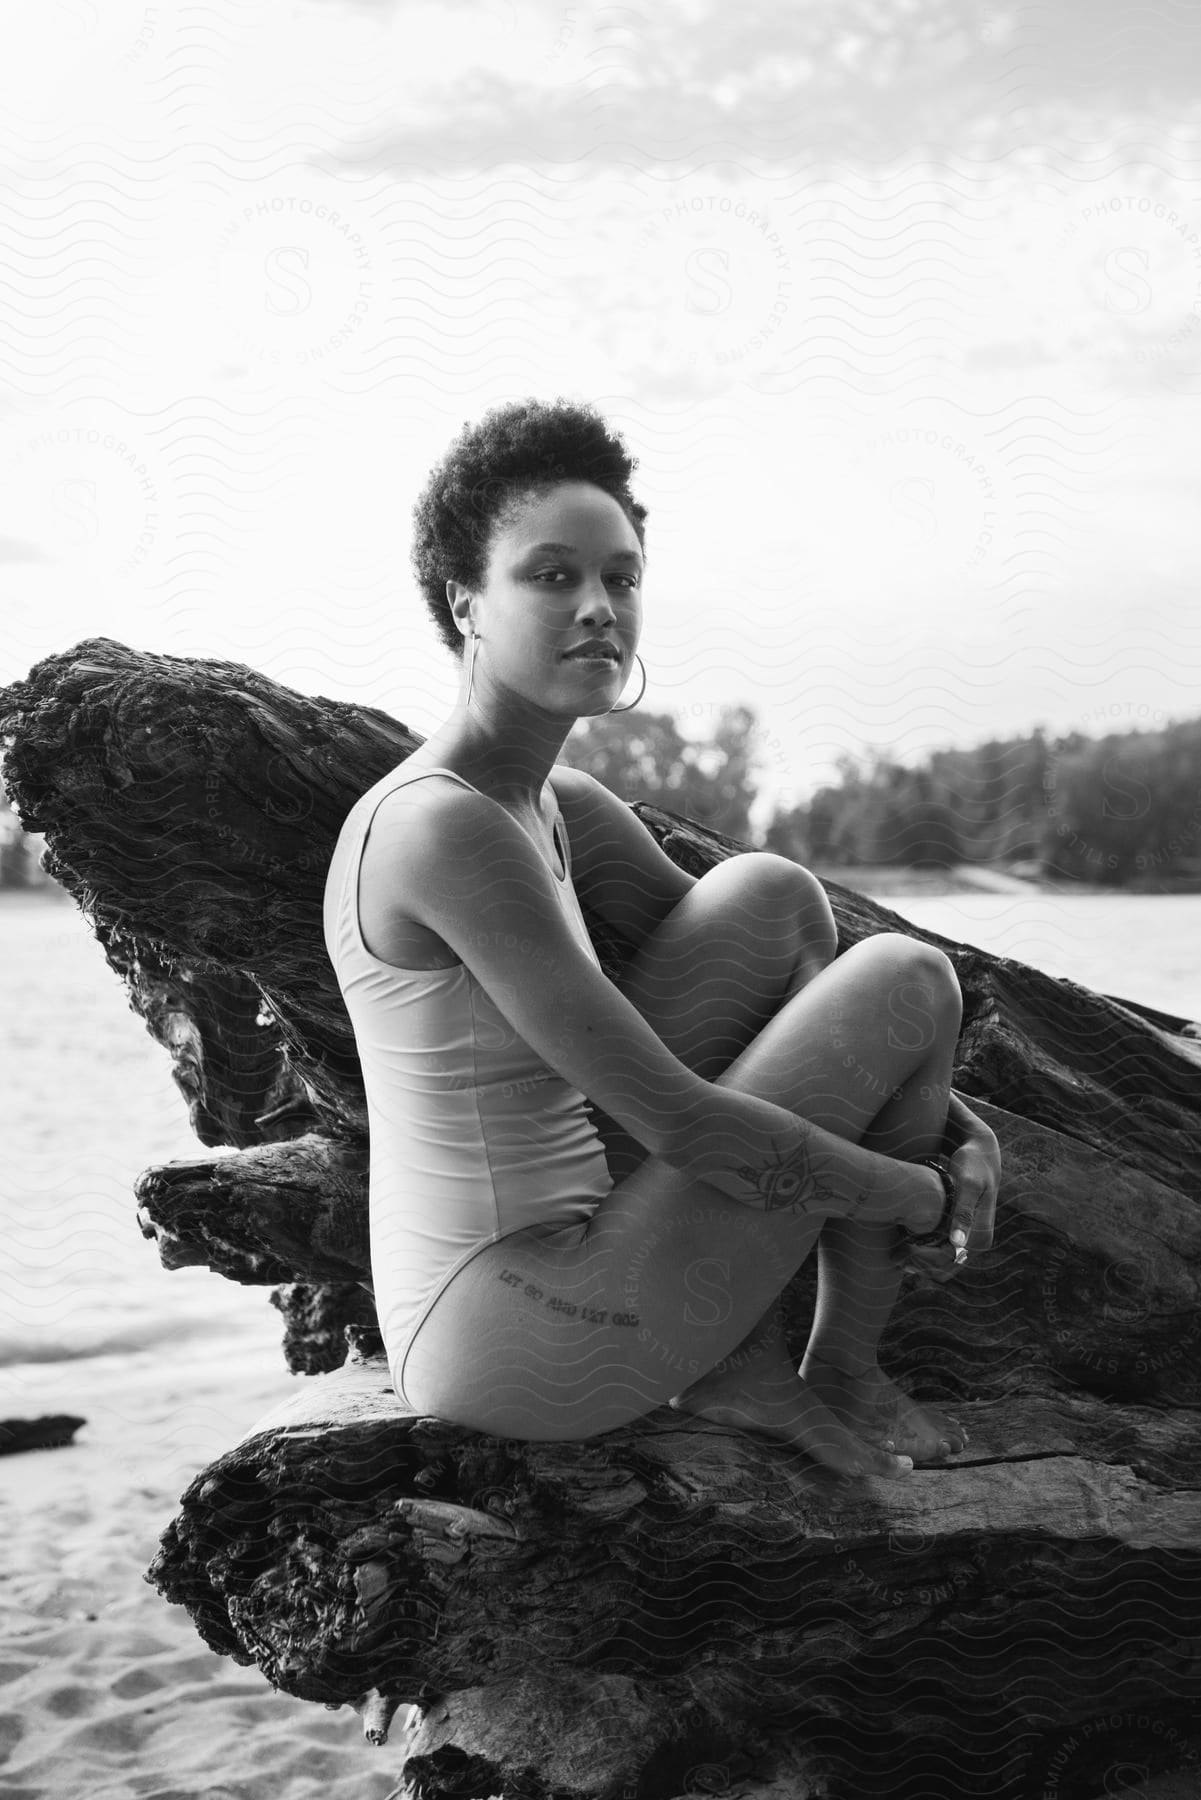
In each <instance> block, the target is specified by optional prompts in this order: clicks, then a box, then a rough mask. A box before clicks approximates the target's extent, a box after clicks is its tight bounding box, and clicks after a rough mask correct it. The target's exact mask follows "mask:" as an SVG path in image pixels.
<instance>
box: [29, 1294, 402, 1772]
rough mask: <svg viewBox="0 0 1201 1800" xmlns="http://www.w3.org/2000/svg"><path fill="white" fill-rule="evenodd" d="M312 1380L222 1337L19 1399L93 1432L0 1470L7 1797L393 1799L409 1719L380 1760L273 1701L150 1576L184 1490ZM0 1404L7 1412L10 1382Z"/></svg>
mask: <svg viewBox="0 0 1201 1800" xmlns="http://www.w3.org/2000/svg"><path fill="white" fill-rule="evenodd" d="M260 1301H261V1303H262V1304H263V1306H264V1308H265V1307H266V1303H265V1297H264V1296H260ZM269 1316H274V1315H270V1314H269ZM52 1369H53V1370H54V1372H53V1373H52ZM303 1380H304V1377H302V1376H292V1375H289V1374H288V1373H287V1371H286V1370H285V1369H284V1366H283V1360H282V1356H281V1354H280V1351H279V1348H278V1342H277V1341H276V1342H274V1343H272V1342H263V1343H261V1344H260V1345H259V1346H258V1347H257V1349H248V1347H247V1346H246V1344H244V1343H239V1344H236V1345H225V1346H222V1345H221V1344H220V1342H219V1341H218V1343H216V1344H213V1345H208V1346H206V1347H205V1349H204V1352H203V1353H202V1354H200V1355H198V1356H196V1357H195V1358H194V1359H191V1358H190V1359H184V1358H175V1357H171V1358H170V1359H167V1358H164V1357H163V1356H162V1355H161V1354H153V1355H151V1354H147V1355H146V1356H145V1357H144V1358H142V1359H138V1358H130V1357H111V1358H89V1359H87V1360H86V1361H80V1362H78V1363H76V1364H74V1365H72V1372H71V1376H70V1379H69V1380H67V1381H64V1380H63V1378H62V1366H61V1365H53V1366H49V1367H46V1368H43V1369H41V1370H39V1371H37V1372H36V1375H35V1377H34V1378H33V1379H32V1380H27V1381H25V1382H23V1383H22V1389H23V1394H24V1400H25V1402H26V1403H27V1404H26V1406H25V1409H24V1410H25V1415H26V1416H31V1417H35V1416H38V1414H39V1413H42V1412H58V1411H61V1410H63V1407H64V1403H69V1410H70V1411H71V1412H73V1413H75V1414H77V1415H81V1416H83V1417H85V1418H86V1420H87V1424H86V1426H85V1427H83V1428H82V1429H81V1430H80V1431H79V1432H78V1434H77V1437H76V1441H75V1442H74V1443H73V1444H72V1445H70V1446H66V1447H63V1448H58V1449H48V1450H39V1451H28V1452H25V1453H23V1454H19V1455H9V1456H0V1540H2V1541H3V1544H4V1556H3V1569H2V1571H0V1797H2V1800H49V1797H50V1796H53V1797H54V1800H84V1796H86V1797H87V1800H135V1797H136V1800H198V1797H199V1796H205V1797H206V1800H264V1797H265V1796H268V1795H269V1796H271V1800H318V1796H320V1797H321V1800H383V1797H384V1796H385V1795H387V1794H389V1793H390V1792H392V1791H393V1789H394V1788H395V1786H396V1784H397V1772H398V1770H399V1768H400V1765H401V1762H402V1760H403V1755H402V1734H401V1731H400V1729H399V1727H400V1725H401V1720H402V1717H403V1715H400V1716H398V1718H397V1720H396V1721H395V1726H394V1730H393V1736H392V1742H391V1743H390V1744H388V1745H385V1746H383V1747H381V1748H376V1747H374V1746H372V1745H369V1744H368V1743H366V1741H365V1740H364V1738H363V1734H362V1726H361V1723H360V1720H359V1719H358V1717H357V1715H356V1714H355V1713H354V1711H353V1709H352V1708H350V1707H343V1708H342V1709H340V1710H339V1711H338V1712H336V1713H334V1712H329V1711H327V1710H326V1709H325V1708H324V1707H322V1706H315V1705H313V1704H312V1703H311V1702H308V1701H303V1700H296V1699H293V1698H292V1697H291V1696H290V1695H286V1694H280V1693H277V1692H276V1691H275V1690H274V1689H273V1688H272V1687H271V1686H270V1685H269V1683H268V1682H267V1681H266V1680H265V1679H264V1677H263V1676H262V1675H261V1674H260V1673H259V1671H258V1670H257V1669H255V1668H240V1667H239V1666H238V1665H237V1664H236V1663H234V1662H233V1661H231V1659H230V1658H228V1657H225V1656H218V1655H216V1654H215V1653H214V1652H212V1651H210V1650H209V1649H208V1648H207V1646H206V1645H205V1644H204V1642H203V1641H202V1639H201V1638H200V1637H199V1636H198V1634H197V1632H196V1630H195V1628H194V1626H193V1624H192V1621H191V1619H190V1617H189V1616H188V1614H187V1612H186V1611H185V1610H184V1609H183V1608H182V1607H178V1606H169V1605H168V1604H167V1603H166V1602H165V1601H164V1600H163V1599H162V1598H161V1596H160V1595H159V1594H158V1593H157V1592H156V1591H155V1590H154V1589H153V1588H152V1587H151V1586H150V1585H149V1584H148V1583H147V1582H145V1581H144V1580H143V1579H142V1576H143V1573H144V1571H145V1570H146V1568H147V1567H148V1566H149V1564H150V1562H151V1560H152V1559H153V1557H154V1554H155V1551H156V1549H157V1547H158V1539H159V1534H160V1533H161V1532H162V1531H163V1529H164V1528H165V1526H166V1525H167V1524H168V1523H169V1522H170V1520H171V1519H172V1518H173V1517H174V1516H175V1513H176V1511H177V1509H178V1500H179V1496H180V1495H181V1493H182V1492H183V1490H184V1488H185V1487H186V1486H187V1484H188V1482H189V1481H190V1480H191V1479H192V1477H193V1476H194V1475H195V1474H197V1473H198V1472H199V1470H200V1469H202V1468H203V1467H205V1466H206V1465H207V1464H208V1463H211V1462H212V1461H213V1460H214V1459H215V1458H216V1457H218V1456H219V1455H221V1454H222V1452H223V1451H225V1450H228V1449H229V1448H230V1446H231V1445H232V1444H233V1443H234V1442H236V1441H237V1439H238V1438H239V1437H241V1436H242V1435H243V1433H244V1432H245V1431H247V1430H248V1429H249V1428H250V1427H251V1426H253V1424H254V1423H255V1421H256V1420H257V1419H258V1418H259V1417H261V1416H263V1415H265V1414H266V1413H267V1412H268V1411H269V1410H270V1409H271V1408H272V1407H273V1406H274V1405H276V1404H277V1403H278V1402H279V1401H280V1400H281V1399H285V1398H287V1397H288V1395H289V1394H291V1393H292V1392H294V1391H295V1389H296V1387H297V1386H298V1385H299V1384H300V1383H301V1382H303ZM2 1391H3V1394H4V1402H5V1403H4V1406H3V1407H2V1408H0V1416H2V1415H3V1414H7V1413H8V1411H9V1402H10V1401H11V1399H12V1397H13V1384H12V1383H11V1381H9V1382H5V1383H4V1385H3V1390H2Z"/></svg>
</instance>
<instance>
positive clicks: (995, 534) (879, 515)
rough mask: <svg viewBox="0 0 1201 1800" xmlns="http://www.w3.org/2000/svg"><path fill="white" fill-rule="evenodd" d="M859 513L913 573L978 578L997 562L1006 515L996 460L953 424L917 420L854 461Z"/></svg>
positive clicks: (866, 445) (860, 451) (876, 440)
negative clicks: (975, 575) (989, 564)
mask: <svg viewBox="0 0 1201 1800" xmlns="http://www.w3.org/2000/svg"><path fill="white" fill-rule="evenodd" d="M850 475H851V480H852V485H853V486H854V487H855V488H856V489H857V490H858V506H857V508H856V511H857V513H858V516H859V518H860V519H861V520H862V522H863V526H864V529H865V530H867V531H869V532H871V533H872V534H874V536H875V539H876V541H877V543H878V542H879V541H880V540H881V538H883V540H884V541H885V545H886V547H887V546H893V547H894V549H895V554H896V556H897V558H899V559H902V558H903V559H904V562H903V565H902V566H904V568H905V569H906V571H907V572H908V573H909V574H910V575H913V574H918V573H927V574H937V573H941V574H949V573H960V574H962V573H976V572H978V571H979V570H980V569H981V567H982V566H983V565H984V563H985V562H986V561H988V559H989V558H992V557H995V555H996V550H997V544H998V540H999V533H1000V529H1001V523H1002V515H1003V512H1005V511H1007V510H1008V503H1007V497H1006V494H1005V491H1004V490H1005V483H1004V482H1003V480H1002V476H1001V470H1000V465H999V462H998V458H997V456H996V454H995V452H993V453H987V454H986V453H985V452H984V450H982V448H981V447H980V445H979V444H978V443H976V441H975V439H974V438H973V437H972V435H971V434H970V433H969V432H967V431H964V430H961V429H960V428H959V427H958V426H956V425H951V426H946V427H944V426H940V425H939V424H938V423H937V422H936V421H933V420H921V419H915V420H914V421H913V422H912V423H910V424H899V425H896V426H894V427H890V428H889V429H888V430H885V431H881V432H878V433H877V434H876V435H875V436H874V437H871V438H869V439H867V440H866V441H865V442H863V443H861V444H860V445H859V446H858V447H857V448H856V449H855V450H854V452H853V453H852V456H851V460H850Z"/></svg>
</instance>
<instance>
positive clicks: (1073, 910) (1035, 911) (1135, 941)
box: [879, 890, 1201, 1020]
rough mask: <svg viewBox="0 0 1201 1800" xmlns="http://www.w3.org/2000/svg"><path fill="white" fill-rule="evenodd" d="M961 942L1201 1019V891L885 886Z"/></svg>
mask: <svg viewBox="0 0 1201 1800" xmlns="http://www.w3.org/2000/svg"><path fill="white" fill-rule="evenodd" d="M879 899H880V904H881V905H882V906H890V907H891V908H892V910H893V911H894V912H897V913H900V915H901V917H902V918H904V919H908V920H909V921H910V922H911V923H912V924H914V925H920V926H922V927H923V929H925V930H926V931H937V932H940V933H941V934H942V936H943V937H948V938H954V940H955V941H956V943H960V944H974V945H975V946H976V947H977V948H978V949H981V950H988V951H991V952H992V954H993V955H995V956H1009V957H1012V958H1013V959H1014V960H1015V961H1017V962H1024V963H1032V964H1033V965H1034V967H1035V968H1037V969H1044V970H1045V971H1046V972H1047V974H1049V975H1066V976H1068V977H1069V978H1070V979H1071V980H1072V981H1078V982H1080V983H1082V985H1083V986H1084V987H1088V988H1092V989H1094V990H1095V992H1097V993H1099V994H1112V995H1114V996H1115V997H1116V998H1118V999H1121V1000H1136V1001H1139V1002H1140V1003H1141V1004H1142V1005H1144V1006H1153V1007H1158V1008H1160V1010H1161V1011H1163V1012H1166V1013H1172V1014H1173V1015H1175V1016H1176V1017H1178V1018H1185V1019H1193V1020H1201V895H1199V894H1048V893H1041V892H1038V891H1035V890H1032V891H1031V892H1030V893H1028V894H946V895H928V894H923V895H906V896H892V895H888V896H885V895H880V896H879Z"/></svg>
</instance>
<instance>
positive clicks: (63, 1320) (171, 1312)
mask: <svg viewBox="0 0 1201 1800" xmlns="http://www.w3.org/2000/svg"><path fill="white" fill-rule="evenodd" d="M0 1008H2V1011H0V1018H2V1019H3V1044H4V1059H3V1061H4V1074H3V1083H2V1086H0V1092H2V1093H3V1098H4V1118H5V1122H6V1127H7V1130H6V1143H5V1146H4V1154H3V1158H2V1159H0V1244H2V1245H3V1251H2V1253H0V1365H8V1366H10V1367H11V1366H12V1365H16V1364H22V1363H42V1362H53V1361H59V1360H73V1359H77V1358H80V1357H96V1356H112V1355H127V1354H129V1353H131V1352H133V1353H139V1352H140V1353H143V1354H160V1355H161V1354H164V1353H167V1354H170V1353H171V1351H170V1348H169V1347H171V1346H174V1345H176V1344H179V1343H181V1342H183V1343H187V1344H191V1345H198V1344H199V1343H200V1342H201V1341H202V1340H203V1339H205V1338H208V1337H212V1336H214V1335H216V1334H221V1335H225V1336H228V1335H229V1334H230V1333H233V1334H235V1335H237V1334H242V1333H246V1334H247V1335H248V1337H249V1338H251V1339H255V1340H260V1339H261V1337H262V1335H263V1334H264V1333H267V1334H268V1335H269V1336H270V1337H272V1338H273V1339H274V1340H275V1341H276V1342H278V1341H279V1338H280V1335H281V1332H282V1321H281V1319H280V1317H279V1314H278V1313H276V1312H275V1311H274V1309H273V1308H271V1307H270V1305H269V1304H268V1301H267V1293H268V1290H267V1289H255V1288H240V1287H238V1286H236V1285H235V1284H234V1283H232V1282H228V1281H224V1280H222V1279H220V1278H219V1277H217V1276H214V1275H213V1274H212V1273H211V1272H210V1271H209V1270H207V1269H179V1270H175V1271H172V1272H170V1273H168V1271H167V1270H165V1269H164V1268H163V1267H162V1265H161V1264H160V1263H159V1260H158V1252H157V1249H156V1247H155V1245H154V1244H153V1243H152V1242H150V1241H148V1240H147V1239H145V1238H143V1237H142V1234H141V1232H140V1230H139V1229H138V1225H137V1219H136V1207H135V1202H134V1198H133V1184H134V1181H135V1180H136V1178H137V1177H138V1175H140V1174H141V1172H142V1170H143V1169H145V1168H148V1167H149V1166H150V1165H151V1164H153V1163H162V1162H169V1161H173V1160H176V1159H187V1160H203V1159H206V1158H209V1157H211V1156H214V1155H219V1154H221V1152H219V1151H210V1150H206V1149H205V1147H204V1146H203V1145H202V1144H200V1143H199V1142H198V1140H197V1139H196V1138H195V1137H194V1136H193V1135H192V1131H191V1127H190V1126H189V1124H188V1114H187V1108H186V1106H185V1105H184V1102H183V1099H182V1097H181V1095H180V1094H179V1093H178V1092H177V1090H176V1088H175V1084H174V1082H173V1081H172V1079H171V1073H170V1071H171V1063H170V1058H169V1057H168V1055H167V1053H166V1051H165V1050H163V1049H161V1048H160V1046H159V1045H158V1044H156V1043H155V1041H154V1040H153V1038H151V1037H150V1035H149V1033H148V1032H147V1030H146V1027H145V1025H144V1024H143V1022H142V1020H141V1019H140V1018H139V1017H138V1015H137V1014H136V1013H134V1012H132V1011H131V1010H130V1008H129V1005H128V1002H127V1000H126V997H125V990H124V987H123V985H122V983H121V982H120V981H119V980H118V979H117V977H116V976H115V975H114V974H113V973H112V972H111V970H110V969H109V967H108V965H107V963H106V962H105V960H104V954H103V952H102V951H101V949H100V947H99V945H98V944H97V943H96V941H95V939H94V938H93V937H92V935H91V933H90V931H89V929H88V927H87V925H86V923H85V922H84V920H83V917H82V915H81V914H80V913H79V911H78V910H77V908H76V907H75V906H74V905H73V904H71V903H69V902H55V901H54V900H50V899H41V898H28V897H26V896H23V895H16V896H14V895H5V896H4V897H3V898H2V899H0ZM0 1416H2V1414H0Z"/></svg>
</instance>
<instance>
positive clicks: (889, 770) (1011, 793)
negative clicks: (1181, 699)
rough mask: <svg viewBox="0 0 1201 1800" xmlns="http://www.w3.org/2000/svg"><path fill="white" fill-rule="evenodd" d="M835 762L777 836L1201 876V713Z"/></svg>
mask: <svg viewBox="0 0 1201 1800" xmlns="http://www.w3.org/2000/svg"><path fill="white" fill-rule="evenodd" d="M838 767H839V772H840V775H841V778H842V779H841V781H840V783H839V785H838V786H836V787H824V788H821V789H819V790H818V792H817V793H816V794H815V795H814V796H813V798H812V799H811V800H810V801H809V802H808V803H807V804H806V805H804V806H800V807H796V808H794V809H793V810H791V811H789V812H777V813H776V814H775V816H774V818H773V819H772V821H771V824H770V825H769V827H768V830H767V835H766V846H767V848H769V849H772V850H777V851H779V852H780V853H781V854H782V855H785V856H791V857H794V858H795V859H796V860H797V861H799V862H804V863H807V864H818V865H821V864H831V865H835V864H841V865H853V864H864V863H894V864H895V863H906V864H910V865H913V866H927V867H938V866H946V865H948V864H951V863H960V862H964V863H988V862H1001V863H1009V864H1022V865H1026V868H1025V869H1024V870H1023V872H1028V873H1031V874H1033V873H1035V872H1036V869H1037V872H1039V873H1041V874H1043V875H1048V876H1053V877H1062V878H1064V879H1065V880H1071V881H1076V882H1079V881H1087V882H1093V883H1096V884H1097V885H1099V886H1107V887H1125V886H1140V885H1144V884H1145V885H1147V886H1153V885H1156V884H1158V883H1159V882H1161V881H1162V878H1163V877H1165V876H1167V877H1170V878H1174V879H1178V880H1180V881H1181V882H1186V881H1189V880H1193V881H1196V880H1201V719H1191V720H1185V721H1181V722H1179V723H1172V724H1169V725H1166V726H1164V727H1163V728H1162V729H1160V730H1156V731H1129V732H1123V733H1116V734H1111V735H1109V736H1107V737H1103V738H1093V737H1085V736H1084V735H1083V733H1081V732H1073V733H1070V734H1069V735H1068V736H1067V737H1062V738H1055V739H1050V740H1049V739H1048V738H1047V737H1046V736H1045V735H1044V733H1043V732H1042V730H1041V729H1036V730H1035V731H1034V732H1032V733H1031V735H1030V736H1029V737H1023V738H1009V739H1004V740H997V739H992V740H990V741H989V742H988V743H986V744H980V745H978V746H977V747H976V748H974V749H969V750H940V751H936V752H935V753H934V755H932V756H931V757H929V758H928V760H927V761H926V762H925V763H924V764H922V765H921V766H919V767H916V768H902V767H901V766H900V765H899V764H897V763H894V762H890V761H888V760H887V758H885V757H882V756H879V755H876V756H875V757H874V758H872V759H871V760H870V761H869V763H868V765H867V767H865V768H863V767H860V766H859V764H858V763H856V761H855V759H854V758H852V757H844V758H842V759H841V760H840V762H839V765H838Z"/></svg>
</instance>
